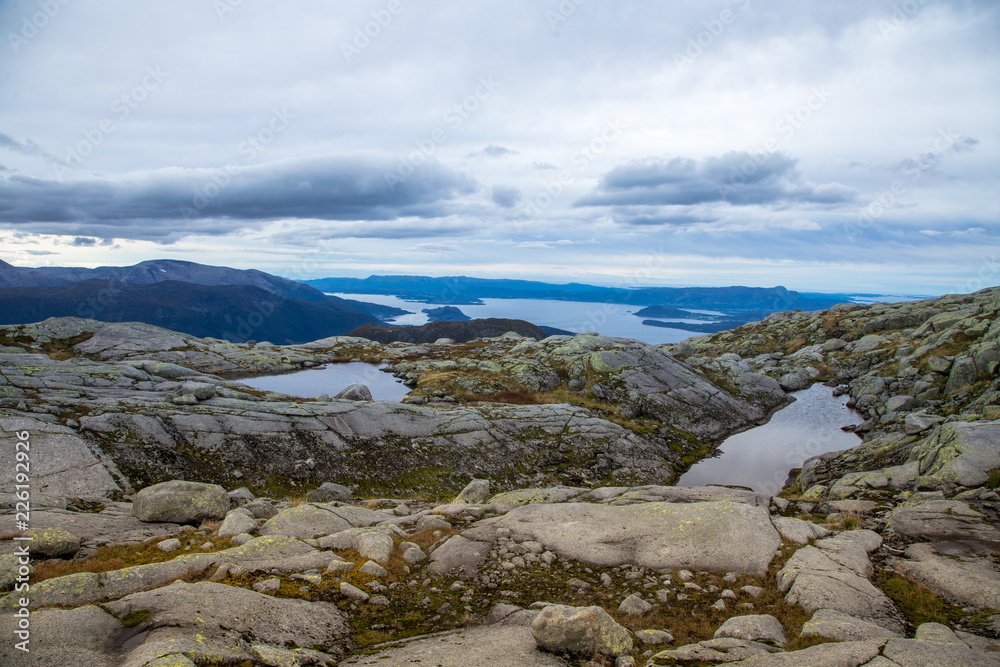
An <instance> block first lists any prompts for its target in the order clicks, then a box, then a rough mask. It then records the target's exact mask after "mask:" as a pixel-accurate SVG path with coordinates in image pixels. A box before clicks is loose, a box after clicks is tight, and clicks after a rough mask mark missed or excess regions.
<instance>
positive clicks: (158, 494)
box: [132, 479, 229, 524]
mask: <svg viewBox="0 0 1000 667" xmlns="http://www.w3.org/2000/svg"><path fill="white" fill-rule="evenodd" d="M228 511H229V494H228V493H226V490H225V489H224V488H222V487H221V486H219V485H218V484H202V483H201V482H185V481H183V480H178V479H175V480H172V481H170V482H162V483H160V484H154V485H153V486H147V487H146V488H145V489H143V490H142V491H140V492H139V493H137V494H136V496H135V500H134V501H133V502H132V516H134V517H135V518H137V519H139V520H140V521H145V522H148V523H189V524H199V523H201V522H202V521H220V520H222V519H224V518H225V516H226V513H227V512H228Z"/></svg>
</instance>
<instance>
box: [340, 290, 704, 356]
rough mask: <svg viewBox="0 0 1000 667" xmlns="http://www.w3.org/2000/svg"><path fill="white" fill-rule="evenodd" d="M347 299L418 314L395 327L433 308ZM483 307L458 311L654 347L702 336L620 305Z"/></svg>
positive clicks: (368, 297) (373, 297)
mask: <svg viewBox="0 0 1000 667" xmlns="http://www.w3.org/2000/svg"><path fill="white" fill-rule="evenodd" d="M334 296H339V297H341V298H344V299H355V300H357V301H368V302H369V303H379V304H382V305H386V306H395V307H396V308H403V309H404V310H409V311H416V312H415V313H413V314H412V315H402V316H400V317H397V318H396V319H395V320H393V321H392V324H399V325H406V326H410V325H413V326H419V325H421V324H427V322H428V319H427V314H426V313H422V312H420V311H421V310H422V309H424V308H433V307H434V306H433V305H428V304H426V303H423V302H419V301H404V300H403V299H400V298H399V297H395V296H386V295H384V294H334ZM482 301H483V305H481V306H465V305H462V306H458V308H459V309H460V310H461V311H462V312H463V313H465V314H466V315H468V316H469V317H471V318H473V319H485V318H487V317H500V318H506V319H511V320H526V321H528V322H531V323H532V324H537V325H539V326H547V327H556V328H557V329H564V330H566V331H572V332H574V333H580V332H583V331H596V332H597V333H600V334H603V335H605V336H620V337H622V338H633V339H635V340H641V341H645V342H647V343H652V344H654V345H659V344H662V343H679V342H680V341H682V340H684V339H685V338H690V337H691V336H697V335H699V334H697V333H694V332H691V331H684V330H682V329H669V328H660V327H649V326H646V325H644V324H643V323H642V321H643V320H644V319H648V318H645V317H637V316H636V315H635V312H636V311H638V310H641V309H642V308H643V306H634V305H625V304H618V303H593V302H585V301H554V300H548V299H483V300H482ZM691 312H696V313H701V314H704V315H721V314H722V313H719V312H718V311H708V310H695V311H691ZM661 321H663V322H689V323H706V322H710V320H677V319H674V320H670V319H664V320H661Z"/></svg>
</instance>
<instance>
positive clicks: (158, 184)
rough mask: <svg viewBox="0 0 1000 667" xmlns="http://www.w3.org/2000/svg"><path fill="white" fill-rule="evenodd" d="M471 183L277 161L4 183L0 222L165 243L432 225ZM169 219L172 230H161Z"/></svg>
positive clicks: (432, 171) (380, 168)
mask: <svg viewBox="0 0 1000 667" xmlns="http://www.w3.org/2000/svg"><path fill="white" fill-rule="evenodd" d="M476 189H477V185H476V183H475V181H474V180H473V179H471V178H470V177H468V176H465V175H462V174H458V173H456V172H454V171H451V170H450V169H447V168H446V167H444V166H442V165H441V164H440V163H438V162H436V161H429V162H428V163H426V164H424V165H422V166H421V167H419V168H417V169H416V170H415V171H413V173H412V174H409V175H408V176H407V177H405V178H404V177H401V176H400V174H399V172H398V160H395V161H394V160H392V159H390V158H372V157H339V158H324V159H305V160H283V161H279V162H273V163H268V164H263V165H259V166H252V167H243V168H238V169H231V170H226V169H217V170H211V169H177V168H174V169H162V170H158V171H155V172H148V173H143V174H138V175H130V176H126V177H124V178H121V179H117V180H113V181H112V180H100V179H91V180H77V181H66V182H57V181H49V180H42V179H37V178H28V177H25V176H20V175H13V176H6V177H0V201H3V202H5V203H4V204H3V205H0V223H7V224H17V225H18V226H19V227H20V228H22V229H23V228H27V229H29V230H30V231H33V232H45V233H61V234H80V235H81V236H84V235H85V236H100V237H118V238H141V239H152V240H161V239H164V238H178V237H180V236H183V235H185V234H190V233H200V234H224V233H229V232H232V231H235V230H237V229H240V228H245V227H252V226H255V225H256V224H257V223H259V222H261V221H268V220H275V219H319V220H395V219H397V218H402V217H416V218H434V217H440V216H442V215H446V214H447V213H448V207H449V201H450V200H453V199H455V198H456V197H458V196H460V195H463V194H468V193H472V192H475V191H476ZM165 222H169V223H172V224H163V223H165Z"/></svg>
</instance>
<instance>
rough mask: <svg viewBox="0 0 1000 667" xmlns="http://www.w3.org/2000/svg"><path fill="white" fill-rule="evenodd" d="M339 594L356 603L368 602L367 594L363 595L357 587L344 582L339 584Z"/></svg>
mask: <svg viewBox="0 0 1000 667" xmlns="http://www.w3.org/2000/svg"><path fill="white" fill-rule="evenodd" d="M340 594H341V595H343V596H344V597H346V598H350V599H351V600H357V601H358V602H367V601H368V593H365V592H364V591H363V590H361V589H360V588H358V587H357V586H352V585H351V584H349V583H347V582H346V581H342V582H340Z"/></svg>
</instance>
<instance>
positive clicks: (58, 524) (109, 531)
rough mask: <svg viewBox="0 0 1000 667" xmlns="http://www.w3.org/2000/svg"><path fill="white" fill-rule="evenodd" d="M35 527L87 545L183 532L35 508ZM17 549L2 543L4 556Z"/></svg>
mask: <svg viewBox="0 0 1000 667" xmlns="http://www.w3.org/2000/svg"><path fill="white" fill-rule="evenodd" d="M31 527H32V528H40V529H47V528H63V529H64V530H67V531H69V532H71V533H73V534H74V535H76V536H77V537H79V538H80V542H82V543H83V544H84V546H100V545H102V544H120V543H122V542H142V541H143V540H145V539H147V538H150V537H156V536H158V535H175V534H177V533H178V532H180V529H181V527H180V526H179V525H178V524H175V523H143V522H142V521H139V519H136V518H135V517H133V516H122V515H117V514H105V513H96V514H88V513H85V512H70V511H67V510H60V509H45V510H36V509H32V512H31ZM14 548H15V543H14V542H12V541H9V540H2V541H0V554H2V553H12V552H13V550H14Z"/></svg>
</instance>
